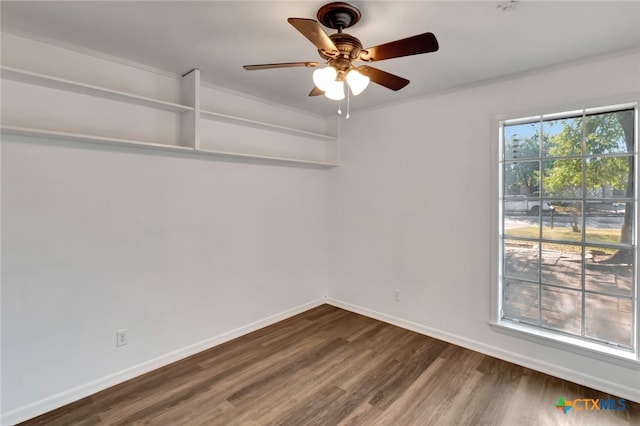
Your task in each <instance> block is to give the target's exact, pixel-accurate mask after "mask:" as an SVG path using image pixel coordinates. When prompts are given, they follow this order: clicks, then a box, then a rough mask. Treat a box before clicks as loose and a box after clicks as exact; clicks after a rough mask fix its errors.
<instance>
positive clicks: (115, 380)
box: [0, 298, 327, 425]
mask: <svg viewBox="0 0 640 426" xmlns="http://www.w3.org/2000/svg"><path fill="white" fill-rule="evenodd" d="M324 303H327V301H326V299H325V298H321V299H317V300H314V301H311V302H308V303H305V304H303V305H300V306H296V307H295V308H292V309H287V310H286V311H283V312H279V313H277V314H274V315H271V316H268V317H266V318H263V319H261V320H258V321H255V322H252V323H251V324H247V325H245V326H242V327H239V328H236V329H234V330H230V331H228V332H225V333H222V334H219V335H217V336H214V337H211V338H209V339H206V340H203V341H201V342H198V343H195V344H193V345H189V346H187V347H184V348H182V349H178V350H176V351H173V352H170V353H167V354H165V355H162V356H159V357H157V358H154V359H151V360H149V361H145V362H143V363H140V364H138V365H135V366H133V367H130V368H127V369H125V370H122V371H119V372H116V373H114V374H111V375H109V376H106V377H102V378H100V379H98V380H95V381H93V382H90V383H86V384H84V385H81V386H78V387H76V388H73V389H69V390H67V391H64V392H61V393H59V394H57V395H52V396H50V397H48V398H45V399H42V400H40V401H36V402H34V403H32V404H29V405H26V406H23V407H20V408H17V409H15V410H12V411H9V412H6V413H3V414H2V417H1V419H0V424H1V425H15V424H16V423H20V422H23V421H25V420H29V419H32V418H34V417H37V416H39V415H41V414H44V413H47V412H49V411H51V410H55V409H56V408H60V407H62V406H64V405H67V404H70V403H72V402H75V401H78V400H79V399H82V398H85V397H87V396H89V395H93V394H94V393H96V392H100V391H102V390H105V389H107V388H110V387H111V386H114V385H117V384H119V383H123V382H125V381H127V380H130V379H133V378H134V377H137V376H140V375H142V374H145V373H148V372H150V371H153V370H155V369H158V368H160V367H164V366H166V365H169V364H171V363H173V362H176V361H179V360H181V359H183V358H187V357H189V356H191V355H195V354H197V353H198V352H202V351H204V350H207V349H210V348H213V347H214V346H218V345H220V344H222V343H225V342H228V341H229V340H233V339H235V338H237V337H240V336H243V335H245V334H248V333H251V332H253V331H256V330H259V329H261V328H264V327H267V326H269V325H272V324H275V323H276V322H278V321H282V320H284V319H287V318H290V317H292V316H294V315H297V314H299V313H302V312H304V311H308V310H309V309H312V308H315V307H316V306H320V305H322V304H324Z"/></svg>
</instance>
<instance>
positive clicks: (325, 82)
mask: <svg viewBox="0 0 640 426" xmlns="http://www.w3.org/2000/svg"><path fill="white" fill-rule="evenodd" d="M336 77H338V72H337V71H336V70H335V69H333V67H325V68H319V69H317V70H315V71H314V72H313V84H315V85H316V87H317V88H318V89H320V90H322V91H323V92H326V91H327V90H329V87H330V86H331V85H332V84H333V83H334V82H335V81H336Z"/></svg>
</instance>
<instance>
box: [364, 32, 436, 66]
mask: <svg viewBox="0 0 640 426" xmlns="http://www.w3.org/2000/svg"><path fill="white" fill-rule="evenodd" d="M438 47H439V46H438V40H437V39H436V36H434V35H433V34H432V33H424V34H418V35H415V36H413V37H407V38H403V39H402V40H396V41H392V42H389V43H385V44H380V45H378V46H374V47H369V48H367V49H365V50H364V51H362V53H360V60H361V61H382V60H384V59H392V58H400V57H402V56H411V55H418V54H420V53H429V52H435V51H437V50H438Z"/></svg>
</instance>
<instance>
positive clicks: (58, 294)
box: [1, 35, 327, 424]
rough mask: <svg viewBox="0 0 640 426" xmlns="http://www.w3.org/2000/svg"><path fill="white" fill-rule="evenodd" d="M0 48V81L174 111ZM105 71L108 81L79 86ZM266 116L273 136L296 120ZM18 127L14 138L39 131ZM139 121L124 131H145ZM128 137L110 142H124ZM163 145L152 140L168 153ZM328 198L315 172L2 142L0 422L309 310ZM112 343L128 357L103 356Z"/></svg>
mask: <svg viewBox="0 0 640 426" xmlns="http://www.w3.org/2000/svg"><path fill="white" fill-rule="evenodd" d="M2 43H3V46H2V47H3V56H2V62H3V65H8V66H14V67H20V68H25V69H27V70H31V71H35V72H44V73H46V72H48V71H49V70H48V68H47V66H46V64H44V63H40V62H39V61H38V58H42V57H45V58H47V59H48V60H49V61H51V62H50V63H51V64H56V65H55V66H52V67H51V70H50V73H51V74H54V75H57V76H59V77H62V78H77V79H79V80H81V81H85V82H87V83H91V84H100V85H104V86H107V87H112V88H114V89H119V90H138V91H140V94H143V95H145V96H152V97H156V98H160V99H167V100H175V99H176V97H177V95H176V94H175V88H176V86H179V84H176V81H178V80H176V77H171V76H167V75H159V74H156V73H154V72H153V71H149V70H145V69H142V68H136V67H132V66H130V65H128V64H121V63H117V62H113V61H110V60H109V58H106V59H105V58H101V57H99V56H93V55H89V54H85V53H78V52H72V51H69V50H65V49H61V48H58V47H54V46H48V45H45V44H43V43H40V42H33V41H30V40H27V39H23V38H20V37H14V36H11V35H6V36H3V38H2ZM20 52H21V54H18V53H20ZM105 67H106V68H107V69H108V70H109V71H110V72H112V73H113V75H112V78H108V75H107V74H104V75H101V74H100V73H99V72H98V73H97V74H95V75H94V74H93V73H92V72H90V71H89V70H92V69H96V70H101V69H103V68H105ZM74 69H84V70H85V72H84V73H77V74H78V75H72V72H71V71H72V70H74ZM145 77H146V78H145ZM138 81H139V82H140V84H138ZM154 88H155V89H154ZM60 95H61V96H62V95H63V93H62V92H61V94H60ZM207 95H208V96H215V93H214V91H212V90H211V89H207ZM224 96H225V100H226V103H227V105H232V104H233V105H236V107H238V105H243V104H244V105H248V104H249V103H251V105H248V106H247V112H248V113H251V110H250V108H254V109H259V107H260V105H259V104H258V103H257V102H255V101H253V100H247V99H243V98H241V97H237V96H236V97H234V96H233V95H232V94H229V93H225V94H224ZM6 99H7V98H6V97H4V96H3V101H4V100H6ZM59 99H62V97H60V98H59ZM4 106H5V107H6V106H7V104H5V105H4ZM12 106H15V105H12ZM33 106H34V107H37V101H36V102H34V103H33ZM59 107H60V109H65V108H66V107H70V105H66V106H65V104H64V103H63V102H62V101H60V105H59ZM267 107H268V108H269V110H270V114H271V117H270V118H273V119H274V120H275V119H276V118H277V117H278V114H280V116H281V117H282V121H286V120H287V119H291V116H292V115H293V116H295V115H296V114H294V113H292V112H291V111H289V110H286V109H281V110H280V111H278V110H277V108H275V107H273V106H270V105H269V106H266V105H262V108H267ZM5 111H6V110H5ZM14 112H15V111H14ZM103 112H104V111H102V110H99V111H95V114H96V115H99V114H101V113H103ZM28 113H29V111H28V109H26V110H25V111H24V112H23V113H22V115H20V119H21V120H24V121H25V123H22V124H23V125H27V126H29V125H31V126H34V127H38V125H43V124H42V123H41V122H38V121H36V120H34V119H33V117H31V118H29V117H30V116H29V115H28ZM146 117H147V115H145V114H143V113H140V114H138V115H133V116H131V117H125V118H126V120H124V121H123V122H124V123H130V122H133V123H138V124H137V125H138V126H139V127H154V126H149V120H147V118H146ZM154 117H155V116H154ZM297 117H298V118H301V122H303V123H305V125H312V124H314V123H315V122H320V123H322V125H324V123H325V120H324V118H316V119H315V120H313V117H312V118H309V119H306V121H305V117H301V116H300V115H298V116H297ZM6 118H7V117H6V116H3V119H6ZM99 118H100V117H98V118H97V119H96V120H98V119H99ZM154 119H155V118H154ZM30 121H33V122H30ZM275 122H276V123H278V121H277V120H276V121H275ZM54 124H55V123H54ZM83 124H86V123H76V122H73V123H63V125H68V126H69V127H73V126H82V125H83ZM135 126H136V124H126V125H121V126H120V127H118V126H116V125H114V124H111V126H110V127H109V129H107V130H109V131H111V130H113V131H114V132H117V133H116V134H121V133H122V134H124V135H125V136H129V133H130V132H134V133H135V132H136V131H137V130H136V128H134V127H135ZM127 127H129V128H127ZM319 128H320V129H321V127H319ZM83 131H84V132H86V130H84V129H83ZM168 132H169V133H172V134H170V135H159V136H160V137H164V136H166V141H165V140H162V142H163V143H167V144H170V143H171V141H172V140H175V138H176V135H175V132H174V131H173V130H171V129H169V131H168ZM272 133H273V132H272ZM139 137H140V138H145V139H148V140H149V141H153V140H154V139H153V138H154V135H153V132H147V133H144V134H142V135H141V136H139ZM143 140H144V139H143ZM312 142H314V141H312ZM326 184H327V180H326V170H322V169H318V168H310V167H296V166H286V165H282V164H275V163H266V162H264V161H263V162H243V161H233V160H227V161H223V160H219V159H216V158H215V157H208V156H199V155H196V154H188V153H184V154H182V153H169V152H162V151H153V150H148V149H143V148H126V147H114V146H106V145H92V144H84V143H75V142H66V141H53V140H35V139H28V138H24V137H17V136H7V135H3V137H2V188H1V189H2V342H1V343H2V346H1V348H2V382H1V387H2V413H3V415H2V421H1V422H2V423H3V424H5V423H6V424H11V423H13V422H15V421H20V420H24V419H26V418H29V417H33V416H35V415H37V414H40V413H42V412H44V411H47V410H50V409H53V408H56V407H58V406H60V405H62V404H64V403H68V402H71V401H73V400H75V399H77V398H80V397H83V396H86V395H87V394H90V393H93V392H95V391H97V390H99V389H101V388H104V387H105V386H108V385H111V384H114V383H117V382H119V381H122V380H124V379H127V378H129V377H132V376H134V375H136V374H140V373H141V372H144V371H146V370H149V369H152V368H154V367H158V366H159V365H162V364H164V363H166V362H169V361H172V360H174V359H177V358H180V357H182V356H185V355H188V354H190V353H193V352H196V351H198V350H202V349H204V348H206V347H208V346H211V345H214V344H216V343H220V342H221V341H224V340H226V339H229V338H231V337H234V336H236V335H238V334H243V333H246V332H248V331H251V330H252V329H254V328H257V327H260V326H264V325H266V324H268V323H270V322H273V321H276V320H278V319H282V318H284V317H287V316H290V315H292V314H294V313H296V312H297V311H299V310H304V309H308V308H310V307H312V306H314V305H316V304H318V303H320V301H321V298H322V296H324V295H325V294H326V272H327V262H326V253H327V249H326V247H327V246H326V238H327V237H326V230H327V220H326V219H327V216H326V212H327V209H326ZM125 328H126V329H128V331H129V344H128V345H127V346H124V347H121V348H116V331H117V330H120V329H125Z"/></svg>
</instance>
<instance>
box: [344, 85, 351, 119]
mask: <svg viewBox="0 0 640 426" xmlns="http://www.w3.org/2000/svg"><path fill="white" fill-rule="evenodd" d="M350 93H351V89H349V88H348V87H347V116H346V117H345V119H347V120H348V119H349V109H350V108H349V107H350V105H351V95H350Z"/></svg>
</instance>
